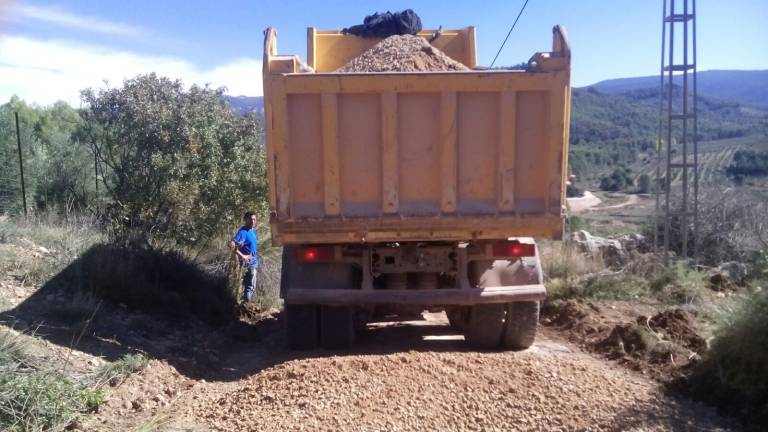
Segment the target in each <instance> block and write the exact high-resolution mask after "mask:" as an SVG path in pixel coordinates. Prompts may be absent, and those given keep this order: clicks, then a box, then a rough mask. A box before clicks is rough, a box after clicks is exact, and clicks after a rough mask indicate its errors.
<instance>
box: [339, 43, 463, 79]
mask: <svg viewBox="0 0 768 432" xmlns="http://www.w3.org/2000/svg"><path fill="white" fill-rule="evenodd" d="M466 70H469V68H467V67H466V66H464V65H463V64H461V63H459V62H457V61H455V60H453V59H452V58H450V57H448V56H447V55H445V53H443V52H442V51H440V50H439V49H437V48H435V47H433V46H432V45H430V44H429V42H427V41H426V40H425V39H424V38H422V37H418V36H412V35H402V36H400V35H395V36H390V37H388V38H386V39H384V40H382V41H381V42H379V43H378V44H376V45H374V46H373V47H372V48H371V49H369V50H368V51H366V52H364V53H363V54H361V55H360V56H358V57H356V58H354V59H352V60H350V61H349V63H347V64H345V65H344V66H342V67H341V68H339V69H338V70H337V72H426V71H466Z"/></svg>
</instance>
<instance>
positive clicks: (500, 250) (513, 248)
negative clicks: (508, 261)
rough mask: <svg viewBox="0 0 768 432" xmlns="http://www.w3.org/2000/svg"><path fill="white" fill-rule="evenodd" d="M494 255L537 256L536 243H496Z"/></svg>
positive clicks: (507, 256)
mask: <svg viewBox="0 0 768 432" xmlns="http://www.w3.org/2000/svg"><path fill="white" fill-rule="evenodd" d="M493 256H494V257H499V258H520V257H532V256H536V245H535V244H529V243H520V242H516V241H511V242H499V243H494V245H493Z"/></svg>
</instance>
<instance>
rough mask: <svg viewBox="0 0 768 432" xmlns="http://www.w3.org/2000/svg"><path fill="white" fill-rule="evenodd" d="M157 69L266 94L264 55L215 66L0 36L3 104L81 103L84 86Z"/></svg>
mask: <svg viewBox="0 0 768 432" xmlns="http://www.w3.org/2000/svg"><path fill="white" fill-rule="evenodd" d="M150 72H155V73H157V74H158V75H162V76H167V77H170V78H179V79H181V80H182V81H184V83H185V84H187V85H189V84H200V85H203V84H210V85H212V86H214V87H219V86H225V87H227V88H228V93H229V94H232V95H240V94H243V95H249V96H258V95H261V94H262V79H261V60H257V59H253V58H240V59H235V60H233V61H231V62H228V63H226V64H222V65H219V66H216V67H214V68H211V69H201V68H199V67H197V66H195V65H194V64H193V63H191V62H189V61H188V60H185V59H181V58H175V57H164V56H150V55H144V54H140V53H136V52H131V51H121V50H116V49H112V48H107V47H100V46H92V45H82V44H77V43H73V42H69V41H62V40H37V39H30V38H26V37H17V36H9V37H3V38H0V103H2V102H5V101H7V100H8V99H9V98H10V97H11V96H12V95H14V94H16V95H18V96H19V97H21V98H23V99H25V100H27V101H29V102H36V103H38V104H41V105H46V104H50V103H52V102H55V101H57V100H64V101H66V102H68V103H70V104H72V105H75V106H77V105H79V100H80V98H79V94H80V90H82V89H85V88H88V87H100V86H102V85H103V81H104V80H107V81H108V82H109V83H110V85H111V86H118V85H121V84H122V82H123V80H125V79H126V78H132V77H134V76H136V75H139V74H145V73H150Z"/></svg>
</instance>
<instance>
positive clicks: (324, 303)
mask: <svg viewBox="0 0 768 432" xmlns="http://www.w3.org/2000/svg"><path fill="white" fill-rule="evenodd" d="M418 36H421V37H424V38H425V39H427V40H428V41H429V42H430V43H431V44H432V45H433V46H434V47H436V48H438V49H440V50H441V51H443V52H444V53H446V54H447V55H448V56H450V57H451V58H453V59H454V60H456V61H459V62H461V63H463V64H464V65H466V66H467V67H468V68H470V70H469V71H459V72H394V73H393V72H387V73H338V72H335V71H336V70H337V69H338V68H340V67H341V66H343V65H344V64H346V63H347V62H348V61H349V60H351V59H353V58H355V57H357V56H359V55H360V54H362V53H363V52H365V51H366V50H368V49H369V48H371V47H372V46H373V45H374V44H376V43H378V42H379V41H380V39H369V38H361V37H357V36H353V35H347V34H343V33H342V32H340V31H337V30H330V31H329V30H316V29H314V28H310V29H308V32H307V59H306V62H303V61H302V60H301V59H299V57H297V56H295V55H278V54H277V45H276V43H277V32H276V31H275V30H274V29H272V28H269V29H267V30H266V32H265V41H264V71H263V73H264V105H265V108H264V110H265V125H266V136H267V151H268V159H269V166H268V168H269V169H268V177H269V202H270V208H271V214H270V224H271V229H272V236H273V241H274V242H275V243H276V244H277V245H284V252H283V265H282V281H281V295H282V297H283V299H284V302H285V307H286V314H287V319H288V340H289V344H290V346H292V347H294V348H297V349H307V348H312V347H315V346H317V345H318V344H319V345H322V346H326V347H332V348H338V347H345V346H349V345H350V344H352V343H353V341H354V338H355V330H356V328H358V326H359V325H360V324H364V323H365V322H369V321H371V320H375V319H377V318H378V317H380V316H384V315H399V316H407V315H408V314H414V313H421V312H422V311H423V310H425V309H429V310H432V311H434V310H438V309H442V310H445V312H446V314H447V315H448V318H449V321H450V323H451V325H452V326H454V327H456V328H457V330H459V331H462V332H463V333H464V336H465V339H466V340H467V341H468V342H469V343H470V344H471V345H472V346H475V347H478V348H486V349H487V348H497V349H499V348H500V349H524V348H527V347H528V346H530V345H531V344H532V343H533V341H534V338H535V336H536V329H537V323H538V316H539V302H540V301H541V300H542V299H543V298H544V297H545V288H544V285H543V281H542V272H541V265H540V261H539V256H538V252H537V248H536V244H535V242H534V240H533V238H534V237H538V238H551V239H559V238H561V236H562V230H563V219H564V205H565V180H566V173H567V154H568V149H567V146H568V125H569V114H570V61H571V55H570V48H569V44H568V38H567V36H566V33H565V31H564V29H563V28H562V27H560V26H556V27H555V28H554V29H553V46H552V51H551V52H540V53H536V54H535V55H534V56H533V57H532V58H531V59H530V61H529V62H528V67H527V69H526V70H524V71H515V70H489V69H483V68H479V67H477V64H476V63H477V60H476V51H475V29H474V28H473V27H468V28H465V29H460V30H442V31H440V32H434V31H423V32H421V33H419V34H418Z"/></svg>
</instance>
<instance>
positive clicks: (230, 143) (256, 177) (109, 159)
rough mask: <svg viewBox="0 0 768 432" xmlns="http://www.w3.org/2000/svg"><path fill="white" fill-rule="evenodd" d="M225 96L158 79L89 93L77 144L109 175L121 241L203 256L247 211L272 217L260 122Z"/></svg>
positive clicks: (111, 212) (112, 216)
mask: <svg viewBox="0 0 768 432" xmlns="http://www.w3.org/2000/svg"><path fill="white" fill-rule="evenodd" d="M223 91H224V90H223V89H217V90H214V89H210V88H208V87H198V86H194V85H193V86H192V87H191V88H190V89H189V90H186V89H185V86H184V85H183V84H182V83H181V82H180V81H178V80H176V81H173V80H170V79H168V78H162V77H158V76H156V75H154V74H150V75H143V76H138V77H136V78H134V79H130V80H126V81H125V82H124V84H123V86H122V87H120V88H114V89H102V90H98V91H96V90H91V89H89V90H86V91H83V93H82V99H83V102H84V103H85V105H86V106H87V108H86V109H84V110H82V111H81V117H82V126H81V127H80V128H79V129H78V132H77V136H78V139H79V140H81V141H82V142H85V143H88V145H89V146H90V147H91V149H92V151H93V153H94V154H96V155H97V157H98V159H99V163H100V164H101V165H102V167H103V170H104V174H103V183H104V187H105V189H106V190H107V191H108V194H109V198H110V200H111V202H110V203H109V205H108V207H107V212H106V213H107V217H108V220H109V222H110V223H111V224H112V228H113V234H114V235H115V239H117V240H120V241H122V242H133V243H136V244H140V245H148V244H150V245H153V246H162V247H168V246H184V247H193V248H199V247H200V246H201V245H204V244H206V242H208V240H210V239H211V238H212V237H213V236H214V235H215V233H216V232H217V231H218V229H220V228H222V227H224V226H227V225H229V224H231V221H232V220H239V218H240V214H241V212H242V211H243V209H247V208H257V209H259V210H261V211H262V212H264V210H265V208H266V190H267V189H266V181H265V170H266V161H265V157H266V155H265V151H264V147H263V145H262V144H261V135H262V127H261V120H260V118H259V117H257V116H246V117H237V116H235V115H234V113H233V112H232V109H231V108H230V107H229V106H228V105H227V104H226V102H225V100H224V98H223Z"/></svg>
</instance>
